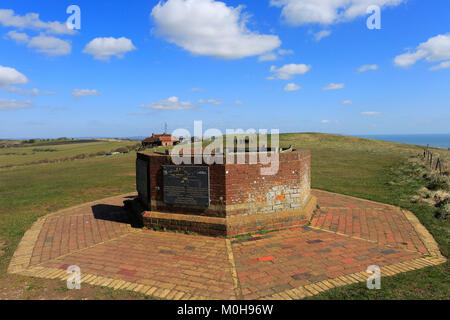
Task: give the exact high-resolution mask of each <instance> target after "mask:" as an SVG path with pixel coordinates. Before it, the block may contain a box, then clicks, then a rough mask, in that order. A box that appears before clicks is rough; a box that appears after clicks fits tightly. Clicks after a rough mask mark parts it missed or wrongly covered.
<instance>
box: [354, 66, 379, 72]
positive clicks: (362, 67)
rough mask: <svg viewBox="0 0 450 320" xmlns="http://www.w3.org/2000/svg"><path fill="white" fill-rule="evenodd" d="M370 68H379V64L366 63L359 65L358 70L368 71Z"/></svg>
mask: <svg viewBox="0 0 450 320" xmlns="http://www.w3.org/2000/svg"><path fill="white" fill-rule="evenodd" d="M369 70H378V66H377V65H376V64H365V65H362V66H361V67H359V69H358V72H366V71H369Z"/></svg>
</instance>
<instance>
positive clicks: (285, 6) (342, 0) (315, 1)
mask: <svg viewBox="0 0 450 320" xmlns="http://www.w3.org/2000/svg"><path fill="white" fill-rule="evenodd" d="M403 2H406V0H271V1H270V4H271V5H272V6H275V7H281V8H282V12H281V15H282V17H283V18H284V19H285V21H286V22H287V23H288V24H290V25H293V26H299V25H304V24H309V23H320V24H323V25H330V24H334V23H338V22H345V21H351V20H353V19H355V18H357V17H361V16H365V15H366V14H367V8H368V7H369V6H370V5H378V6H380V7H381V8H382V9H383V8H385V7H388V6H392V7H393V6H397V5H399V4H401V3H403Z"/></svg>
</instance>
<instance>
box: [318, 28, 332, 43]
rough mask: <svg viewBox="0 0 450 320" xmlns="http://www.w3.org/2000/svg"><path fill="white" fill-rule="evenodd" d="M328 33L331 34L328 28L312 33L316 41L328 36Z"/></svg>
mask: <svg viewBox="0 0 450 320" xmlns="http://www.w3.org/2000/svg"><path fill="white" fill-rule="evenodd" d="M330 34H331V31H330V30H322V31H319V32H316V33H314V39H315V40H316V41H320V40H322V39H323V38H326V37H328V36H329V35H330Z"/></svg>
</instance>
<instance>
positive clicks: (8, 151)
mask: <svg viewBox="0 0 450 320" xmlns="http://www.w3.org/2000/svg"><path fill="white" fill-rule="evenodd" d="M57 143H58V142H55V141H54V142H38V143H32V144H23V145H21V146H20V147H14V148H2V149H0V167H5V166H17V165H24V164H30V163H33V162H38V161H42V160H45V159H47V160H49V161H51V160H55V159H60V160H64V159H67V158H71V157H75V156H79V155H83V154H84V155H89V154H95V153H98V152H105V153H108V152H110V151H112V150H116V149H118V148H120V147H126V146H134V145H136V144H137V143H138V142H137V141H126V140H124V141H97V142H83V141H79V142H78V143H73V142H70V141H69V142H61V143H59V144H57Z"/></svg>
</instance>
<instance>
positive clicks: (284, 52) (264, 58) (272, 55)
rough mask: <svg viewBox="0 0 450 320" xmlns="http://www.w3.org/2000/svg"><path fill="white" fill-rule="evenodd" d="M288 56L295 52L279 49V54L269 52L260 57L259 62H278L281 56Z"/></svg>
mask: <svg viewBox="0 0 450 320" xmlns="http://www.w3.org/2000/svg"><path fill="white" fill-rule="evenodd" d="M288 54H294V50H285V49H279V50H277V52H269V53H265V54H263V55H261V56H259V57H258V61H259V62H263V61H274V60H278V58H279V57H280V56H284V55H288Z"/></svg>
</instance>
